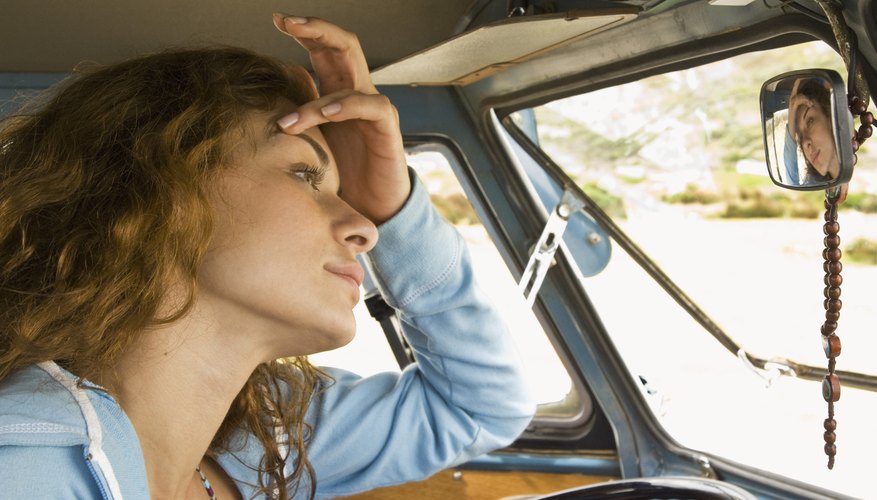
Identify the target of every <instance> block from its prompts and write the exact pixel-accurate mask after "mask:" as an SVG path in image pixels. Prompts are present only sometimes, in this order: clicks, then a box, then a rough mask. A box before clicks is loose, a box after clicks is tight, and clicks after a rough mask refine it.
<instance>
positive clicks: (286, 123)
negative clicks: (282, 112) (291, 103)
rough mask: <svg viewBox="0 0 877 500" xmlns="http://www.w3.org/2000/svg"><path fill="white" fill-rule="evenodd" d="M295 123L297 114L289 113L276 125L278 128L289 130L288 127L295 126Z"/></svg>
mask: <svg viewBox="0 0 877 500" xmlns="http://www.w3.org/2000/svg"><path fill="white" fill-rule="evenodd" d="M297 121H298V113H290V114H288V115H286V116H284V117H283V118H281V119H279V120H277V125H279V126H280V128H289V127H291V126H293V125H295V123H296V122H297Z"/></svg>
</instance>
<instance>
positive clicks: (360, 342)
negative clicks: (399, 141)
mask: <svg viewBox="0 0 877 500" xmlns="http://www.w3.org/2000/svg"><path fill="white" fill-rule="evenodd" d="M456 161H457V160H456V157H455V156H454V154H453V153H452V152H451V151H450V150H449V149H448V148H446V147H445V146H443V145H440V144H427V145H420V146H416V147H412V148H409V150H408V164H409V165H410V166H411V167H412V168H414V169H415V170H416V171H417V173H418V175H419V177H420V178H421V180H422V181H423V183H424V185H425V186H426V188H427V190H428V191H429V194H430V198H431V199H432V201H433V204H434V205H435V206H436V208H437V209H438V211H439V213H441V214H442V216H444V217H445V219H446V220H448V221H449V222H450V223H451V224H453V225H454V226H455V227H456V228H457V230H458V231H460V233H461V234H462V235H463V238H464V239H465V241H466V243H467V244H468V246H469V251H470V253H471V255H472V260H473V264H474V269H475V275H476V279H477V281H478V285H479V286H480V287H481V288H482V289H483V290H484V291H485V293H486V294H487V295H488V296H489V297H490V298H491V300H492V302H493V304H494V306H495V307H497V308H499V309H500V311H501V313H502V314H503V316H504V317H505V320H506V324H507V325H508V327H509V330H510V333H511V335H512V336H513V338H514V340H515V342H516V343H517V346H518V351H519V352H520V353H521V355H522V359H523V362H524V364H525V368H526V370H527V372H528V377H527V378H528V380H530V381H531V384H532V386H531V387H532V391H533V394H535V395H536V396H537V398H538V402H539V403H540V405H541V409H542V410H541V412H542V413H546V414H550V415H551V417H552V418H553V419H555V420H557V419H559V420H564V419H565V420H567V421H568V422H569V423H572V422H571V421H575V422H579V423H582V421H583V420H586V419H587V418H588V417H589V416H590V410H589V408H590V404H589V403H588V404H586V403H583V402H582V401H581V399H582V398H581V394H579V391H577V390H576V389H575V388H574V384H573V383H572V381H571V378H570V376H569V374H568V372H567V370H566V368H565V367H564V365H563V363H562V362H561V360H560V359H559V358H558V355H557V353H556V352H555V350H554V348H553V347H552V345H551V343H550V342H549V340H548V337H547V336H546V335H545V332H544V330H543V329H542V327H541V325H540V324H539V322H538V321H537V319H536V316H535V314H534V313H533V311H532V309H531V308H530V307H528V306H527V305H526V303H525V302H524V299H523V297H522V296H521V294H520V292H519V291H518V287H517V283H516V282H515V280H514V278H513V277H512V275H511V273H510V272H509V270H508V268H507V267H506V265H505V263H504V261H503V259H502V257H501V256H500V254H499V252H498V250H497V248H496V246H495V245H494V244H493V242H492V241H491V239H490V236H489V235H488V233H487V231H486V230H485V228H484V226H483V225H482V224H481V221H480V220H479V218H478V215H477V214H476V211H475V210H474V209H473V207H472V205H471V204H470V202H469V200H468V199H467V197H466V194H465V192H464V190H463V188H462V186H461V185H460V183H459V182H458V180H457V178H456V176H455V175H454V170H453V168H452V162H456ZM354 312H355V314H356V317H357V320H358V328H359V331H358V332H357V335H356V337H355V339H354V340H353V342H352V343H351V344H350V345H348V346H345V347H343V348H341V349H337V350H335V351H331V352H328V353H321V354H317V355H313V356H311V359H312V361H314V362H315V363H319V364H325V365H335V366H342V367H345V368H348V369H351V370H353V371H355V372H357V373H360V374H363V375H368V374H371V373H375V372H378V371H383V370H398V369H399V367H398V364H397V363H396V361H395V359H394V357H393V354H392V352H391V351H390V348H389V347H388V345H387V341H386V340H385V338H384V334H383V333H382V332H381V329H380V326H379V325H378V324H377V323H376V322H375V321H374V320H372V319H371V318H370V317H369V315H368V312H367V311H366V310H365V307H364V305H363V304H362V303H360V305H358V306H357V308H356V309H355V311H354ZM571 401H573V402H575V404H571ZM583 407H586V408H587V410H584V409H583ZM537 418H538V416H537ZM561 425H563V424H561Z"/></svg>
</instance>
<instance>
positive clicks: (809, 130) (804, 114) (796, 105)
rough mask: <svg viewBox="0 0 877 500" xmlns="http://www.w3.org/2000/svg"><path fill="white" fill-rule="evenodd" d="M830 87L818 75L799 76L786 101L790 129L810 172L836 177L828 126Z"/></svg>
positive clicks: (836, 162) (831, 132)
mask: <svg viewBox="0 0 877 500" xmlns="http://www.w3.org/2000/svg"><path fill="white" fill-rule="evenodd" d="M830 110H831V89H830V88H829V87H828V86H826V85H825V84H824V83H823V82H822V80H821V79H812V78H811V79H799V80H798V81H796V82H795V85H794V87H793V88H792V98H791V99H790V101H789V120H790V122H789V123H790V125H791V131H792V133H793V134H794V137H795V140H796V142H797V143H798V146H799V147H800V148H801V152H802V153H803V155H804V159H805V160H806V163H807V170H808V172H810V175H814V176H819V177H822V178H825V179H835V178H837V176H838V174H839V171H840V162H839V160H838V156H837V147H836V145H835V141H834V133H833V129H832V126H831V117H830V115H829V111H830Z"/></svg>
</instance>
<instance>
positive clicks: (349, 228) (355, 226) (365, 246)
mask: <svg viewBox="0 0 877 500" xmlns="http://www.w3.org/2000/svg"><path fill="white" fill-rule="evenodd" d="M338 204H339V207H338V215H337V218H336V220H335V237H336V238H337V239H338V241H339V242H340V243H341V244H343V245H345V246H348V247H351V248H352V249H353V251H354V252H355V253H357V254H360V253H365V252H368V251H369V250H371V249H372V248H374V247H375V245H376V244H377V242H378V228H377V227H375V225H374V223H373V222H372V221H370V220H369V219H368V218H367V217H366V216H364V215H362V214H361V213H359V212H358V211H356V210H355V209H354V208H353V207H351V206H350V205H348V204H347V202H345V201H344V200H341V199H339V200H338Z"/></svg>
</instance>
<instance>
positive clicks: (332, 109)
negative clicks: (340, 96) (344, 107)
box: [320, 102, 341, 116]
mask: <svg viewBox="0 0 877 500" xmlns="http://www.w3.org/2000/svg"><path fill="white" fill-rule="evenodd" d="M339 111H341V105H340V104H338V103H337V102H333V103H332V104H329V105H327V106H324V107H323V109H321V110H320V112H321V113H323V116H332V115H335V114H338V112H339Z"/></svg>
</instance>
